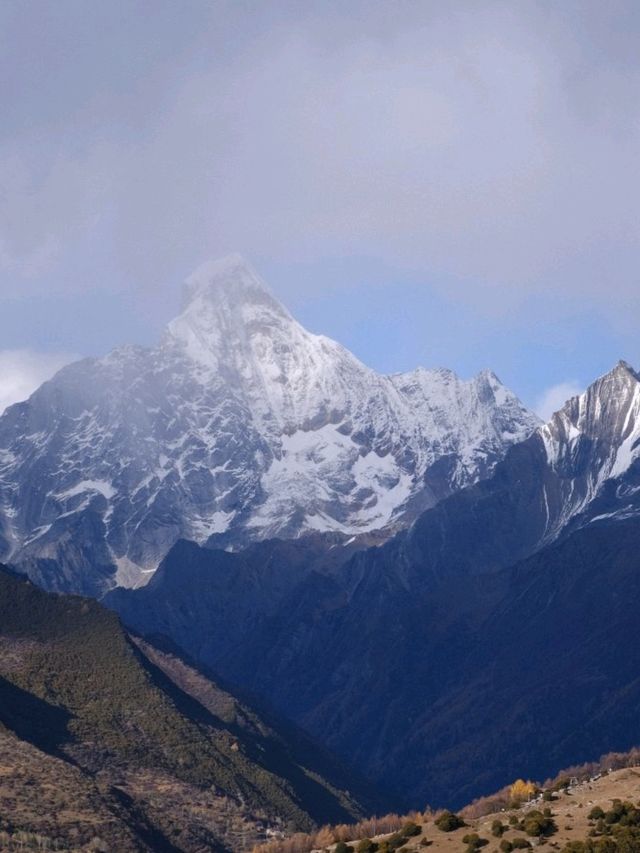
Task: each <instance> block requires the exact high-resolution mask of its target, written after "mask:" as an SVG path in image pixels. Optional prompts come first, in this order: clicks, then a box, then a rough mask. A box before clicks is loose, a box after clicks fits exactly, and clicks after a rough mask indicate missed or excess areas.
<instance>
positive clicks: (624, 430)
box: [538, 361, 640, 539]
mask: <svg viewBox="0 0 640 853" xmlns="http://www.w3.org/2000/svg"><path fill="white" fill-rule="evenodd" d="M538 434H539V435H540V437H541V439H542V441H543V444H544V448H545V453H546V460H547V464H548V466H549V467H550V469H551V470H552V471H553V473H554V474H555V475H556V476H555V477H554V488H553V492H552V497H551V500H550V495H549V491H548V489H547V488H546V487H545V490H544V504H545V509H546V512H547V525H546V531H545V536H546V538H547V539H549V538H551V539H553V538H555V537H556V536H557V534H558V532H559V531H560V530H561V529H562V528H563V527H564V526H565V525H566V524H567V523H568V521H569V520H570V519H572V518H574V517H576V516H579V515H580V514H583V513H586V516H587V518H589V520H591V521H596V520H600V519H601V518H604V517H611V513H613V514H616V515H628V514H629V512H633V513H635V512H637V511H638V510H640V507H637V508H636V504H637V503H638V500H639V499H640V482H638V483H636V482H635V480H636V479H637V475H636V476H634V467H633V463H634V462H635V461H636V460H637V459H638V458H640V375H639V374H638V373H636V371H635V370H634V369H633V368H632V367H631V366H630V365H629V364H627V363H626V362H624V361H620V362H618V364H617V365H616V367H615V368H614V369H613V370H611V371H610V372H609V373H607V374H606V375H605V376H602V377H600V378H599V379H597V380H596V381H595V382H594V383H593V384H592V385H590V386H589V388H588V389H587V390H586V391H585V392H584V394H581V395H580V396H578V397H573V398H572V399H571V400H569V401H568V402H567V403H565V405H564V406H563V407H562V409H560V411H558V412H556V413H555V414H554V416H553V417H552V418H551V420H550V421H549V423H547V424H545V425H544V426H543V427H541V428H540V429H539V430H538ZM632 481H633V482H632ZM610 503H612V504H615V508H614V507H613V505H612V507H611V513H604V512H603V513H600V512H599V510H600V509H602V508H603V507H604V505H605V504H606V505H608V504H610ZM551 505H553V506H555V507H556V511H555V513H554V512H552V511H551V509H550V507H551Z"/></svg>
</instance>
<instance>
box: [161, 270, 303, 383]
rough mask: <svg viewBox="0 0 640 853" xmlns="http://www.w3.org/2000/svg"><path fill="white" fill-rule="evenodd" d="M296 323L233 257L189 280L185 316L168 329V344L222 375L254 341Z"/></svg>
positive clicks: (184, 304) (255, 278)
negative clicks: (220, 369)
mask: <svg viewBox="0 0 640 853" xmlns="http://www.w3.org/2000/svg"><path fill="white" fill-rule="evenodd" d="M294 323H295V321H294V319H293V318H292V317H291V315H290V314H289V312H288V311H287V309H286V308H285V307H284V306H283V305H282V304H281V303H280V302H278V300H277V299H275V297H274V296H273V295H272V294H271V292H270V291H269V288H268V287H267V285H266V284H265V282H264V281H263V280H262V278H260V276H259V275H258V273H257V272H256V271H255V270H254V269H253V267H252V266H251V264H249V263H248V261H246V260H245V259H244V258H243V257H242V256H241V255H238V254H233V255H228V256H227V257H224V258H221V259H219V260H210V261H206V262H205V263H203V264H201V265H200V266H199V267H198V268H197V269H196V270H195V271H194V272H193V273H192V274H191V275H190V276H189V278H187V280H186V281H185V291H184V302H183V310H182V313H181V314H180V315H179V316H178V317H176V318H175V320H172V321H171V323H169V325H168V327H167V332H166V335H165V343H169V344H172V345H174V344H176V343H177V344H178V345H180V346H181V347H182V348H183V349H185V350H186V351H187V352H188V353H189V355H190V356H191V357H192V358H193V359H194V360H195V361H197V362H200V363H206V364H208V365H209V366H210V367H214V368H216V369H217V367H218V366H219V365H220V364H225V363H226V364H227V365H231V364H233V363H235V362H236V361H237V358H238V354H239V351H240V350H242V351H246V350H247V345H248V342H249V341H250V340H251V339H252V338H254V337H255V336H258V337H262V338H264V337H270V336H273V335H274V334H278V332H277V330H280V332H282V330H283V329H285V328H290V326H291V325H292V324H294Z"/></svg>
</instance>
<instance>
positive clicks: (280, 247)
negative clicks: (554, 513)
mask: <svg viewBox="0 0 640 853" xmlns="http://www.w3.org/2000/svg"><path fill="white" fill-rule="evenodd" d="M639 36H640V7H638V5H637V4H636V3H632V2H621V0H618V2H615V0H614V2H612V3H607V4H603V3H600V2H593V3H592V2H588V0H584V2H580V3H576V2H572V1H571V0H567V2H563V3H555V2H531V0H528V2H527V0H524V2H522V3H517V4H514V3H507V2H489V1H488V0H487V2H480V3H478V2H453V3H435V2H433V3H424V2H420V3H416V2H403V0H396V2H394V3H377V2H375V1H374V0H372V2H368V3H360V2H358V0H353V2H351V3H348V4H344V3H334V2H330V1H329V0H325V2H308V3H305V4H300V3H289V2H270V3H252V2H234V3H226V2H204V0H203V2H196V1H195V0H182V2H180V3H177V2H166V0H153V2H135V0H127V2H121V1H120V0H114V2H110V3H105V2H97V0H82V2H81V1H80V0H60V2H56V3H53V2H39V0H31V2H24V0H20V2H13V0H7V2H5V3H3V4H2V7H1V8H0V97H1V99H2V104H3V120H2V123H1V126H0V296H1V297H2V311H1V312H0V407H1V406H2V405H3V403H6V402H8V401H10V400H13V399H16V398H17V397H20V396H24V395H25V394H26V393H29V391H30V390H31V388H32V387H33V386H34V385H35V384H36V383H37V382H39V381H40V380H42V379H43V378H44V377H45V376H46V375H48V374H49V373H50V372H51V370H53V369H55V368H56V367H58V366H59V364H60V363H62V362H63V361H65V360H66V359H68V358H70V357H72V356H75V355H84V354H101V353H104V352H106V351H108V350H109V349H110V348H111V347H113V346H115V345H117V344H119V343H123V342H138V343H143V344H144V343H151V342H153V341H154V340H155V339H156V338H157V337H158V335H159V333H160V331H161V329H162V326H163V325H164V323H165V322H166V321H167V320H168V319H170V318H171V316H173V315H174V314H175V313H176V312H177V310H178V306H179V301H180V283H181V281H182V279H183V278H184V277H186V275H187V274H188V273H189V272H190V271H191V269H193V268H194V267H195V266H197V265H198V264H199V263H200V262H201V261H202V260H203V259H205V258H207V257H211V256H217V255H223V254H226V253H228V252H230V251H240V252H241V253H242V254H244V255H245V256H246V257H248V258H249V259H250V260H251V261H252V262H253V264H254V265H255V266H256V267H257V268H258V270H259V271H260V272H261V273H262V274H263V276H264V277H265V278H266V279H267V281H268V282H269V284H270V285H271V288H272V290H273V291H274V292H275V293H276V295H278V296H280V297H281V298H282V299H283V301H284V302H285V303H286V304H287V305H288V306H289V308H290V309H291V310H292V312H293V313H294V314H295V315H296V316H297V317H298V318H299V319H300V320H301V321H302V322H303V323H304V324H305V325H307V326H308V327H309V328H311V329H313V330H315V331H320V332H323V333H325V334H328V335H330V336H332V337H334V338H336V339H338V340H340V341H341V342H342V343H343V344H345V345H346V346H348V347H349V348H350V349H352V350H353V351H354V352H355V353H356V354H357V355H358V356H360V357H361V358H362V359H363V360H364V361H365V362H367V363H368V364H370V365H372V366H373V367H375V368H376V369H378V370H380V371H384V372H392V371H397V370H406V369H410V368H412V367H414V366H416V365H417V364H423V365H425V366H437V365H446V366H448V367H451V368H453V369H455V370H456V371H458V372H459V373H460V374H461V375H463V376H468V375H471V374H473V373H475V372H477V371H478V370H480V369H481V368H483V367H486V366H489V367H491V368H493V369H494V370H495V371H496V372H497V373H498V375H499V376H501V378H502V379H503V380H504V381H505V382H507V384H509V385H510V386H511V387H512V388H513V389H514V390H515V391H516V392H517V393H519V394H520V396H521V397H522V398H523V399H524V400H525V401H526V402H527V403H529V404H530V405H536V406H538V408H541V409H545V410H547V409H548V407H549V405H550V400H549V399H546V400H544V399H543V398H545V397H547V398H548V395H549V394H551V398H552V399H553V401H554V402H556V401H560V400H561V399H562V396H563V395H564V394H566V393H569V392H572V391H574V390H576V389H578V388H581V387H583V386H584V385H586V384H587V383H588V382H589V381H590V380H591V379H592V378H594V377H595V376H596V375H598V374H600V373H602V372H604V371H606V370H607V369H609V367H611V366H612V365H613V364H614V363H615V362H616V361H617V360H618V359H619V358H626V359H627V360H629V361H630V362H631V363H633V364H635V365H636V366H640V345H639V344H638V334H637V317H638V316H639V315H640V310H639V309H640V282H639V280H638V270H639V268H640V267H639V265H638V254H639V251H638V247H639V245H640V243H639V240H638V237H639V234H638V230H639V224H638V223H640V209H639V207H640V202H639V199H640V167H639V165H638V159H639V158H638V151H639V150H640V138H639V137H640V60H639V58H638V51H637V44H638V37H639ZM554 389H555V390H554ZM541 401H542V402H541Z"/></svg>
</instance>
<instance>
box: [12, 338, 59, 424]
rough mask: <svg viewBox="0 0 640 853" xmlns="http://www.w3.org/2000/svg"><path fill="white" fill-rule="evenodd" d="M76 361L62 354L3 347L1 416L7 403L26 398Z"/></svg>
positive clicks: (17, 401)
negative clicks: (5, 348) (67, 365)
mask: <svg viewBox="0 0 640 853" xmlns="http://www.w3.org/2000/svg"><path fill="white" fill-rule="evenodd" d="M73 360H74V356H71V355H62V354H60V353H38V352H33V351H31V350H0V415H1V414H2V413H3V412H4V410H5V409H6V408H7V406H11V405H12V404H13V403H19V402H21V401H22V400H26V399H27V397H29V395H30V394H32V393H33V392H34V391H35V390H36V388H38V387H39V386H40V385H42V383H43V382H46V380H47V379H51V377H52V376H53V375H54V373H56V372H57V371H58V370H60V368H61V367H64V365H65V364H69V362H71V361H73Z"/></svg>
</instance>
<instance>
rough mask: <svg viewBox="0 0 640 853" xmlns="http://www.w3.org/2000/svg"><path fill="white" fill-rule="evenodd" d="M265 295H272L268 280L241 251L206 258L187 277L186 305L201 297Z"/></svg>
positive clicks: (241, 300)
mask: <svg viewBox="0 0 640 853" xmlns="http://www.w3.org/2000/svg"><path fill="white" fill-rule="evenodd" d="M264 297H268V298H270V299H273V297H272V296H271V293H270V291H269V288H268V287H267V285H266V283H265V282H264V281H263V279H262V278H260V276H259V275H258V273H257V272H256V271H255V269H254V268H253V267H252V266H251V264H250V263H249V262H248V261H247V260H245V258H243V257H242V255H239V254H237V253H234V254H231V255H226V256H225V257H223V258H217V259H211V260H208V261H205V262H204V263H202V264H200V266H199V267H197V269H195V270H194V271H193V272H192V273H191V275H190V276H189V277H188V278H187V279H186V281H185V286H184V304H183V309H184V310H186V309H188V308H189V306H190V305H191V304H192V303H194V302H196V301H202V300H206V301H215V302H219V301H221V300H223V299H224V300H228V299H232V300H233V301H235V302H243V301H247V300H252V299H256V298H259V299H260V298H264ZM273 301H275V300H273Z"/></svg>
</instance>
